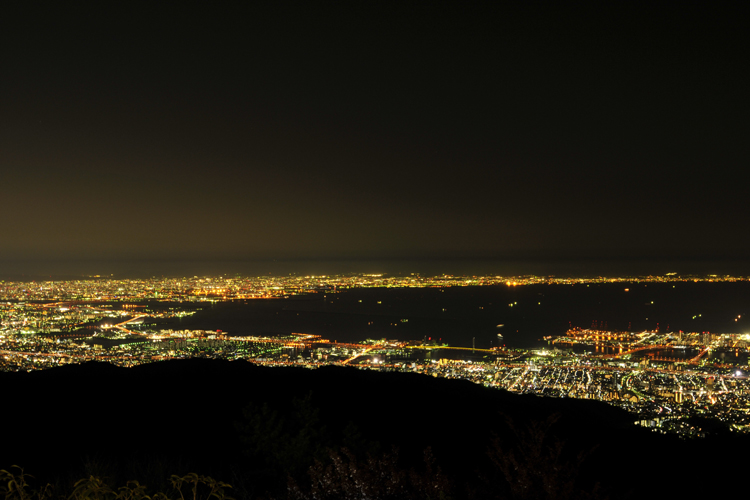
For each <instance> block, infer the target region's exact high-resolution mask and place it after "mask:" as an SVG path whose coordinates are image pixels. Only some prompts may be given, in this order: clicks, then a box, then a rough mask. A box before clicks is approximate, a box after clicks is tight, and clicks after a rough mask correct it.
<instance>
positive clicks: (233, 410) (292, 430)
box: [0, 359, 748, 498]
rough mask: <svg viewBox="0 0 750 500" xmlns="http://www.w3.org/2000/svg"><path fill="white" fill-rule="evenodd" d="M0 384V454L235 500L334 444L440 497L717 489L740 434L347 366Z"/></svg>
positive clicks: (44, 473) (85, 370) (79, 473)
mask: <svg viewBox="0 0 750 500" xmlns="http://www.w3.org/2000/svg"><path fill="white" fill-rule="evenodd" d="M0 381H1V382H2V386H3V387H5V388H6V391H5V392H6V394H5V398H4V404H3V408H4V412H3V417H2V419H3V424H4V425H3V432H4V438H3V443H2V448H0V467H2V468H6V469H7V468H8V467H10V466H11V465H13V464H18V465H20V466H22V467H24V468H25V470H26V472H28V473H31V474H33V475H34V476H35V477H36V478H37V479H38V480H39V481H43V482H51V483H53V484H57V485H59V486H60V487H62V488H66V487H69V485H70V484H72V482H74V481H75V480H76V479H79V478H81V477H87V476H89V475H91V474H93V475H98V476H101V477H106V478H107V479H108V480H109V481H112V482H114V483H118V484H119V483H124V482H125V480H128V479H138V480H139V481H141V483H145V484H147V485H149V486H150V487H153V488H163V487H164V485H166V482H167V479H168V477H169V476H170V474H182V475H184V474H187V473H189V472H197V473H199V474H206V475H210V476H212V477H215V478H217V479H219V480H222V481H225V482H228V483H230V484H233V485H234V487H235V488H234V491H233V496H235V497H237V498H241V497H254V496H258V495H264V496H269V495H270V496H275V497H277V498H284V497H286V494H287V493H286V492H287V478H288V476H289V475H291V476H292V477H294V478H295V479H296V480H297V483H298V485H299V488H300V490H301V491H302V493H303V494H304V493H305V491H307V488H309V478H310V476H309V474H308V470H309V468H310V467H311V466H313V465H314V464H315V461H316V460H318V461H319V462H320V465H319V466H318V469H317V470H318V472H317V473H318V477H320V474H322V472H321V471H323V470H324V468H325V467H326V466H329V467H330V464H331V458H330V454H331V452H333V453H334V458H336V457H338V459H339V460H343V462H340V464H341V463H343V464H347V463H354V462H352V461H356V462H357V463H360V462H361V463H362V464H364V463H365V462H366V460H367V457H368V456H370V457H375V458H377V459H378V460H380V462H379V463H381V465H382V464H386V465H382V466H383V467H386V468H387V467H390V468H391V469H392V470H391V472H390V474H392V475H393V474H395V472H394V470H400V471H413V472H414V474H413V475H414V477H417V476H419V480H420V481H422V482H424V481H425V480H427V481H428V482H429V480H430V478H433V477H438V475H440V477H441V478H444V479H445V485H448V486H444V489H445V488H448V489H449V491H448V493H450V496H451V497H452V498H466V497H474V498H493V497H494V498H539V497H549V498H583V497H585V496H586V495H587V494H591V496H592V497H594V498H605V497H609V498H648V497H658V496H660V495H669V496H675V495H677V494H689V495H690V496H691V497H694V496H695V495H698V494H702V493H706V494H708V493H711V494H717V492H720V491H729V490H730V488H731V486H730V484H731V481H726V482H722V481H709V480H708V479H706V480H703V479H701V478H704V477H705V478H709V477H726V478H731V477H733V475H737V474H739V473H740V471H741V467H742V463H743V462H742V461H741V457H742V455H743V453H744V450H745V449H746V448H747V443H748V439H746V438H744V437H743V436H736V435H727V436H722V435H717V436H714V437H711V438H708V439H704V440H682V439H679V438H677V437H674V436H663V435H657V434H655V433H652V432H649V431H647V430H646V429H642V428H637V427H635V426H634V425H632V421H633V420H634V418H633V417H632V416H630V415H628V414H627V413H625V412H623V411H620V410H618V409H616V408H613V407H611V406H609V405H606V404H604V403H599V402H594V401H582V400H570V399H547V398H539V397H535V396H519V395H514V394H510V393H507V392H505V391H500V390H492V389H487V388H484V387H481V386H478V385H476V384H472V383H470V382H466V381H461V380H447V379H435V378H432V377H427V376H424V375H418V374H408V373H385V372H380V373H378V372H373V371H364V370H357V369H354V368H341V367H325V368H320V369H317V370H307V369H302V368H270V367H261V366H257V365H254V364H252V363H248V362H244V361H234V362H229V361H216V360H199V359H191V360H182V361H168V362H161V363H153V364H149V365H142V366H139V367H136V368H129V369H124V368H117V367H114V366H111V365H108V364H101V363H87V364H84V365H74V366H65V367H61V368H57V369H52V370H47V371H39V372H32V373H0ZM394 450H397V454H396V452H394ZM425 450H428V453H429V454H431V456H432V459H431V460H432V462H431V463H430V464H428V465H429V467H430V468H427V467H428V465H426V464H425V461H424V456H425ZM396 457H397V458H396ZM373 463H374V462H373ZM377 467H380V466H376V465H372V464H371V466H370V468H371V469H373V468H377ZM438 469H439V471H440V474H438V473H437V472H436V471H437V470H438ZM373 470H374V469H373ZM698 471H699V472H700V474H699V475H698V474H696V472H698ZM334 472H335V471H334ZM313 473H315V471H314V470H313ZM334 475H335V474H334ZM329 476H330V474H329ZM404 477H406V476H404ZM329 480H331V481H333V479H330V477H329ZM340 480H342V481H343V480H346V479H340ZM372 480H373V481H374V479H372ZM420 484H421V483H420ZM441 484H443V483H441ZM597 485H598V486H597ZM325 487H329V486H325ZM330 487H331V488H333V486H330ZM420 487H421V486H420ZM441 488H443V487H441ZM404 491H406V490H404ZM419 491H422V490H419ZM551 492H554V495H552V493H551ZM403 494H404V495H405V494H406V493H403ZM415 495H416V493H415ZM550 495H552V496H550ZM420 498H421V496H420Z"/></svg>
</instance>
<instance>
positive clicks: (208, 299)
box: [0, 274, 750, 436]
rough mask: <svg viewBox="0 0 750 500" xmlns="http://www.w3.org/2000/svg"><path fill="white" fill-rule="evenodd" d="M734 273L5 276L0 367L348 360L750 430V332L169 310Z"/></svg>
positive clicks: (679, 424) (671, 423)
mask: <svg viewBox="0 0 750 500" xmlns="http://www.w3.org/2000/svg"><path fill="white" fill-rule="evenodd" d="M740 281H747V278H743V277H731V276H713V275H712V276H704V277H698V276H678V275H675V274H670V275H665V276H641V277H622V278H609V277H607V278H605V277H598V278H591V279H584V278H575V279H574V278H558V277H539V276H520V277H501V276H470V277H469V276H447V275H444V276H437V277H423V276H419V275H409V276H406V277H393V276H384V275H375V274H369V275H345V276H344V275H341V276H304V277H303V276H287V277H252V278H251V277H212V278H206V277H200V278H199V277H192V278H151V279H143V280H118V279H114V278H103V277H100V276H97V277H91V278H88V279H82V280H76V281H45V282H2V283H0V321H1V323H0V325H1V326H0V366H1V367H2V370H4V371H32V370H40V369H45V368H51V367H56V366H60V365H65V364H70V363H82V362H86V361H103V362H108V363H112V364H115V365H118V366H123V367H129V366H135V365H139V364H143V363H150V362H154V361H160V360H167V359H179V358H187V357H206V358H220V359H229V360H249V361H252V362H254V363H258V364H262V365H268V366H301V367H306V368H316V367H320V366H325V365H348V366H355V367H358V368H362V369H371V370H379V371H406V372H417V373H422V374H425V375H430V376H434V377H445V378H459V379H466V380H470V381H473V382H475V383H478V384H482V385H484V386H487V387H494V388H498V389H504V390H507V391H510V392H515V393H522V394H536V395H539V396H548V397H558V398H578V399H593V400H598V401H604V402H607V403H609V404H612V405H615V406H618V407H621V408H623V409H626V410H627V411H629V412H630V413H631V414H632V415H633V417H634V421H635V422H637V423H639V424H640V425H643V426H647V427H650V428H652V429H653V430H654V431H658V432H664V433H667V432H671V433H677V434H680V435H682V436H702V435H704V431H703V430H702V429H701V427H700V426H699V425H698V424H695V423H694V422H693V421H694V418H695V417H703V418H711V419H718V420H719V421H721V422H723V423H725V424H726V425H727V426H729V427H730V428H731V429H732V430H734V431H738V432H745V431H747V430H748V429H750V415H748V412H750V382H748V379H747V373H748V366H747V364H748V361H747V359H748V345H750V335H748V334H740V333H721V334H719V333H707V332H682V331H678V332H662V331H642V332H631V331H610V330H607V329H606V328H601V327H599V328H596V327H593V326H592V328H588V329H582V328H580V327H571V328H570V329H568V330H567V331H560V332H554V333H553V334H551V335H549V336H547V337H545V339H544V340H545V341H546V347H543V348H536V349H518V348H513V349H511V348H505V347H500V346H499V345H500V344H501V343H500V342H498V345H496V346H495V347H492V348H489V349H488V348H482V349H480V348H476V347H475V346H473V345H471V346H466V345H447V344H444V343H441V342H439V341H437V340H433V339H432V338H430V339H427V338H425V339H404V338H402V339H378V340H372V339H370V340H362V341H359V342H337V341H335V340H328V339H325V338H323V337H322V336H321V335H315V334H308V333H295V332H289V333H288V334H286V335H272V336H270V335H269V336H264V335H241V334H237V333H234V334H233V332H230V331H229V332H224V331H221V330H211V329H208V330H207V329H189V328H187V329H181V328H178V327H175V326H173V324H170V323H168V321H170V320H177V321H178V322H179V320H180V319H181V318H185V317H189V316H192V315H195V314H196V313H198V312H200V311H201V310H203V308H204V307H210V306H211V305H212V304H216V303H219V302H231V301H248V300H250V301H252V300H253V299H274V300H284V299H285V298H287V299H288V298H290V297H295V296H307V297H309V296H322V297H323V300H324V301H325V300H327V299H325V297H326V296H329V295H330V296H332V297H333V296H334V294H338V293H343V292H345V291H347V290H351V289H356V288H430V287H434V288H441V289H447V288H449V287H466V286H472V287H477V286H490V285H492V286H504V287H523V286H526V285H549V286H558V287H559V286H563V287H564V286H570V285H584V284H611V283H626V284H627V283H630V284H637V283H641V284H651V283H662V284H663V283H679V282H690V283H695V282H707V283H713V282H716V283H719V282H724V283H734V282H740ZM628 286H632V285H628ZM625 290H626V291H627V290H629V289H628V288H626V289H625ZM360 302H361V300H360ZM508 306H509V307H513V306H514V304H513V303H511V304H508ZM402 321H408V319H403V320H402ZM164 325H167V326H166V327H165V326H164ZM501 326H502V325H498V327H501ZM500 337H502V336H500Z"/></svg>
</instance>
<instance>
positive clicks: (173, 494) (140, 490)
mask: <svg viewBox="0 0 750 500" xmlns="http://www.w3.org/2000/svg"><path fill="white" fill-rule="evenodd" d="M11 469H12V470H11V471H8V470H5V469H0V497H2V498H4V499H5V500H46V499H49V498H54V497H58V498H66V499H68V500H212V499H214V500H234V499H233V498H232V497H230V496H228V495H227V491H226V490H227V489H229V488H231V486H230V485H229V484H227V483H223V482H221V481H217V480H215V479H213V478H212V477H209V476H201V475H198V474H195V473H191V474H188V475H186V476H175V475H173V476H172V477H171V478H170V483H171V485H172V490H171V491H167V492H164V491H157V492H155V493H153V494H151V495H149V494H148V491H147V487H146V485H142V484H140V483H139V482H138V481H128V482H127V483H126V484H125V486H120V487H119V488H115V487H113V486H111V485H110V484H108V483H107V481H106V480H105V479H104V478H101V477H96V476H89V477H88V478H84V479H80V480H78V481H76V483H75V485H74V486H73V491H72V492H70V493H69V494H67V493H65V492H57V491H55V490H54V488H53V487H52V485H50V484H47V485H45V486H44V487H41V488H33V487H32V486H31V484H30V483H29V481H28V480H29V479H32V478H33V476H31V475H30V474H26V473H25V472H24V470H23V469H22V468H21V467H18V466H13V467H12V468H11Z"/></svg>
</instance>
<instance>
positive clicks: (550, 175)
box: [0, 2, 750, 277]
mask: <svg viewBox="0 0 750 500" xmlns="http://www.w3.org/2000/svg"><path fill="white" fill-rule="evenodd" d="M744 19H746V18H745V17H744V15H743V12H742V11H741V10H740V9H739V8H737V4H732V3H728V4H722V5H720V6H716V5H709V4H707V3H685V2H674V3H673V2H658V3H656V4H653V3H649V4H645V3H644V4H640V3H639V4H633V3H627V4H624V3H623V4H607V5H594V6H583V5H570V4H567V5H566V4H545V3H537V2H524V3H518V4H506V5H502V6H495V7H489V6H476V5H475V6H463V5H461V6H459V5H458V4H451V3H439V4H421V3H413V4H402V3H400V4H377V5H375V4H369V5H362V4H357V5H351V4H327V5H325V6H321V5H315V4H302V3H300V4H283V5H275V6H269V5H266V6H233V5H222V6H207V5H203V6H200V7H191V6H187V5H169V6H165V5H156V6H149V8H148V9H146V10H140V9H137V8H134V7H131V6H127V5H125V4H123V5H118V6H109V7H107V8H104V9H100V10H99V9H98V10H95V11H92V10H90V9H88V8H86V7H85V6H83V5H82V4H80V5H71V4H57V3H49V4H46V5H44V4H40V5H38V6H36V7H28V8H25V9H23V11H22V12H19V13H18V15H16V16H13V15H9V16H4V19H3V21H2V30H0V31H1V32H2V33H1V34H0V37H1V39H0V40H1V41H0V47H2V48H0V51H1V53H2V61H3V64H2V69H1V70H0V71H2V78H0V92H2V95H3V98H2V101H1V103H2V104H0V106H1V107H0V114H1V116H2V119H1V120H0V127H2V128H1V129H0V166H1V167H2V168H1V169H0V172H1V173H0V182H1V183H2V186H3V196H2V197H0V212H1V213H2V214H3V215H2V218H3V237H2V239H0V273H2V274H3V275H4V276H12V277H22V276H24V275H25V276H32V275H33V276H45V275H46V276H51V275H55V276H58V275H65V274H69V275H76V276H80V275H85V274H115V275H117V276H126V275H129V276H138V275H144V276H149V275H192V274H220V273H243V274H247V275H260V274H268V273H281V274H286V273H289V272H300V273H308V272H329V273H330V272H390V273H409V272H427V273H431V274H439V273H443V272H449V273H450V272H453V273H456V272H458V273H462V272H465V273H467V274H471V273H478V272H482V273H492V272H499V273H516V274H520V273H523V272H538V273H552V274H555V273H557V274H565V273H569V274H576V273H579V274H580V273H605V274H606V273H609V274H617V273H618V272H621V271H623V272H639V271H640V272H646V273H649V272H659V273H665V272H671V271H679V272H694V271H697V272H707V273H708V272H732V273H734V274H743V273H745V274H746V272H747V270H748V267H747V265H746V264H747V254H746V251H745V248H747V245H748V243H750V241H749V240H748V233H747V231H745V230H744V229H743V228H744V227H745V226H746V225H747V222H748V220H747V217H748V210H747V209H746V206H745V205H746V204H745V200H744V184H743V183H742V182H741V181H740V177H738V172H742V171H743V170H744V168H745V167H746V163H747V162H746V160H747V154H748V150H747V144H748V142H747V137H748V129H747V120H746V118H745V117H746V116H747V112H748V94H747V92H746V91H745V89H744V82H745V81H746V76H747V72H746V66H747V64H746V61H747V60H748V55H749V54H748V53H747V47H748V46H750V44H748V43H747V42H748V40H747V30H745V29H744V23H743V20H744ZM617 266H619V267H617Z"/></svg>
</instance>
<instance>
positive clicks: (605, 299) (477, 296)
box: [162, 282, 750, 348]
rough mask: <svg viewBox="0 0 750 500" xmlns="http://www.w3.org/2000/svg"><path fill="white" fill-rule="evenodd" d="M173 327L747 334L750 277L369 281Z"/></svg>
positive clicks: (284, 331) (226, 308)
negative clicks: (428, 284) (518, 282)
mask: <svg viewBox="0 0 750 500" xmlns="http://www.w3.org/2000/svg"><path fill="white" fill-rule="evenodd" d="M166 325H169V327H172V328H194V329H206V330H222V331H224V332H227V333H228V334H230V335H288V334H290V333H306V334H316V335H321V336H322V337H323V338H327V339H330V340H337V341H339V342H360V341H363V340H365V339H368V338H372V339H382V338H387V339H398V340H418V339H433V340H437V341H438V342H441V343H447V344H449V345H452V346H465V347H471V346H472V345H474V346H476V347H477V348H489V347H494V346H497V345H499V344H502V345H505V346H506V347H511V348H533V347H539V346H543V345H547V344H546V342H545V341H543V340H542V338H543V337H544V336H547V335H562V334H564V333H565V331H566V330H567V329H568V328H570V327H581V328H591V327H596V328H600V329H606V330H618V331H636V332H638V331H644V330H656V329H658V330H659V331H661V332H664V331H674V332H677V331H680V330H681V331H683V332H710V333H748V332H750V283H748V282H735V283H710V282H697V283H696V282H680V283H631V284H624V283H617V284H589V285H586V284H578V285H530V286H506V285H498V286H484V287H452V288H424V289H417V288H390V289H388V288H363V289H352V290H348V291H344V292H340V293H335V294H334V293H317V294H310V295H304V296H298V297H290V298H287V299H263V300H247V301H244V300H243V301H235V302H229V303H217V304H213V305H206V306H204V308H203V309H202V310H200V311H198V313H197V314H195V315H194V316H190V317H186V318H183V319H181V320H171V321H170V322H168V323H165V324H162V327H166ZM498 333H500V334H502V339H500V338H498Z"/></svg>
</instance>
